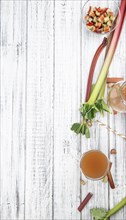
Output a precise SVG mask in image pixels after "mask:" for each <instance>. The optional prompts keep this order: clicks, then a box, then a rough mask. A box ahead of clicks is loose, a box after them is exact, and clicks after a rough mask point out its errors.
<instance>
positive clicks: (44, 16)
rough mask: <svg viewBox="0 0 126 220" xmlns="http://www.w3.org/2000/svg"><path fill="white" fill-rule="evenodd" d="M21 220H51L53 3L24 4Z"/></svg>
mask: <svg viewBox="0 0 126 220" xmlns="http://www.w3.org/2000/svg"><path fill="white" fill-rule="evenodd" d="M27 72H28V73H27V128H26V133H27V145H26V188H25V193H26V194H25V204H26V206H25V218H26V219H52V169H53V1H29V2H28V57H27Z"/></svg>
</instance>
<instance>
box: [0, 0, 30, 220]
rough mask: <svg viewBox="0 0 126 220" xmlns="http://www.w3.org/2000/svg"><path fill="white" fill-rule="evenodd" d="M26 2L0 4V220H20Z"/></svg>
mask: <svg viewBox="0 0 126 220" xmlns="http://www.w3.org/2000/svg"><path fill="white" fill-rule="evenodd" d="M25 79H26V2H16V1H13V2H7V1H1V219H9V220H10V219H23V218H24V174H25V169H24V167H25V154H24V153H25V91H26V90H25Z"/></svg>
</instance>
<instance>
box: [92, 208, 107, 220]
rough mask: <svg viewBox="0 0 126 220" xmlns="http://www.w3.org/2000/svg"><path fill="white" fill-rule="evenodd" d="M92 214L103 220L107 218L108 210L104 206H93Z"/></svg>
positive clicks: (96, 219) (98, 219)
mask: <svg viewBox="0 0 126 220" xmlns="http://www.w3.org/2000/svg"><path fill="white" fill-rule="evenodd" d="M90 213H91V216H92V217H94V219H95V220H101V219H103V218H105V216H106V214H107V210H106V209H103V208H93V209H91V210H90Z"/></svg>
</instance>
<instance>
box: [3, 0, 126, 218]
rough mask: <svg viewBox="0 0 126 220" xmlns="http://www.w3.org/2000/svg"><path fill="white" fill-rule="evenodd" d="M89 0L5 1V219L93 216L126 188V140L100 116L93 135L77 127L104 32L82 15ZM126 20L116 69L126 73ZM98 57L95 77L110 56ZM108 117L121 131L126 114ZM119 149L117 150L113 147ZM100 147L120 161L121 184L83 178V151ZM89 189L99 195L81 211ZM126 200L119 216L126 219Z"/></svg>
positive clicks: (118, 178) (113, 71) (116, 168)
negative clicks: (100, 33) (96, 30)
mask: <svg viewBox="0 0 126 220" xmlns="http://www.w3.org/2000/svg"><path fill="white" fill-rule="evenodd" d="M84 2H85V1H81V0H73V1H70V0H67V1H65V0H63V1H62V0H59V1H58V0H56V1H55V2H54V1H50V0H48V1H46V0H43V1H40V0H38V1H37V0H36V1H34V0H31V1H25V0H24V1H16V0H15V1H14V0H12V1H6V0H2V1H1V3H0V4H1V35H0V36H1V190H0V191H1V192H0V196H1V210H0V215H1V219H8V220H13V219H20V220H22V219H26V220H28V219H31V220H32V219H34V220H37V219H42V220H52V219H54V220H60V219H62V220H65V219H66V220H67V219H74V220H75V219H76V220H81V219H85V220H90V219H91V217H90V214H89V211H90V208H91V207H94V206H97V207H105V208H107V209H108V208H111V207H113V206H114V205H115V204H116V203H117V202H118V201H120V200H121V199H122V198H123V197H124V196H126V159H125V155H126V143H125V141H123V140H122V139H121V138H119V137H115V136H114V135H113V134H111V133H109V132H108V131H107V130H105V129H104V128H102V129H101V128H100V127H99V126H98V125H97V124H95V125H94V126H93V128H92V129H91V139H90V140H87V139H85V138H84V137H80V136H78V137H77V136H76V135H75V134H74V133H72V132H71V131H70V126H71V124H72V123H73V122H75V121H78V120H80V115H79V111H78V109H79V106H80V103H81V102H82V101H83V100H84V98H85V90H86V82H87V78H88V72H89V67H90V63H91V60H92V57H93V54H94V53H95V51H96V49H97V47H98V46H99V44H100V43H101V41H102V37H101V36H98V35H93V34H92V33H90V32H88V31H87V30H86V29H85V28H84V26H83V24H82V22H81V8H82V5H83V4H84ZM125 30H126V24H125V26H124V29H123V33H122V35H121V40H120V42H119V45H118V48H117V51H116V54H115V57H114V60H113V62H112V65H111V68H110V71H109V74H110V75H111V76H113V75H114V76H122V77H125V76H126V75H125V72H126V64H125V58H126V57H125V54H126V41H125V38H126V31H125ZM103 55H104V53H103V54H102V56H101V57H100V60H99V62H98V65H97V68H96V72H95V78H96V76H97V74H98V72H99V68H100V66H101V64H102V62H103V59H104V56H103ZM101 120H102V121H103V122H105V123H108V124H110V125H111V126H112V127H114V128H115V129H117V130H119V131H120V132H123V133H125V131H126V129H125V128H126V117H125V115H124V114H122V115H119V114H118V115H117V116H112V115H111V116H110V115H108V116H107V115H106V116H105V117H104V118H101ZM114 147H115V148H116V149H117V155H116V156H112V155H111V156H110V155H109V152H110V149H111V148H114ZM94 148H97V149H100V150H102V151H103V152H105V153H106V154H108V155H109V156H110V160H111V161H112V162H113V166H112V173H113V177H114V179H115V183H116V185H117V188H116V189H115V190H111V189H110V188H109V187H108V184H104V183H102V182H101V181H99V182H91V181H88V184H87V185H86V186H80V178H83V176H82V175H81V174H80V169H79V159H80V156H81V154H82V153H83V152H85V151H86V150H89V149H94ZM88 191H91V192H93V193H94V196H93V198H92V200H91V201H90V203H89V204H88V205H87V207H86V208H85V209H84V210H83V212H82V213H81V214H80V213H79V212H78V211H77V207H78V205H79V204H80V201H81V200H82V199H83V198H84V197H85V195H86V194H87V192H88ZM125 216H126V208H124V209H122V210H121V211H120V212H119V213H117V214H116V215H114V217H112V218H111V219H113V220H124V219H125Z"/></svg>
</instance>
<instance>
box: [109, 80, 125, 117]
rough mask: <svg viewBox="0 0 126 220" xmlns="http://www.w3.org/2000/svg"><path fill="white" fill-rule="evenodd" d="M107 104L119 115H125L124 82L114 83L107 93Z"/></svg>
mask: <svg viewBox="0 0 126 220" xmlns="http://www.w3.org/2000/svg"><path fill="white" fill-rule="evenodd" d="M108 104H109V105H110V106H111V108H112V109H113V110H115V111H117V112H120V113H126V81H120V82H118V83H115V84H114V85H113V86H112V87H111V89H110V91H109V93H108Z"/></svg>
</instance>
